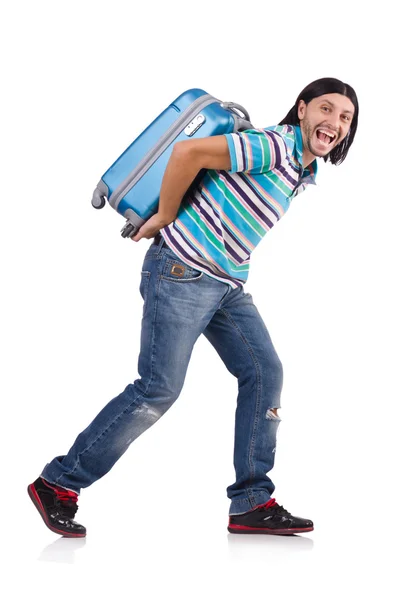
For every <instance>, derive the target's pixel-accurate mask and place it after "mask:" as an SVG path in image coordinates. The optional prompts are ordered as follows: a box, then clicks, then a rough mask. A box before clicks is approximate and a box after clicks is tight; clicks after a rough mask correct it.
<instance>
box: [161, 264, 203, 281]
mask: <svg viewBox="0 0 397 600" xmlns="http://www.w3.org/2000/svg"><path fill="white" fill-rule="evenodd" d="M203 275H204V272H203V271H199V270H198V269H195V268H194V267H191V266H190V265H188V264H186V263H184V262H182V261H181V260H180V259H179V258H178V259H173V258H167V259H166V261H165V263H164V267H163V272H162V274H161V279H165V280H166V281H172V282H175V283H187V282H189V281H198V280H199V279H201V278H202V277H203Z"/></svg>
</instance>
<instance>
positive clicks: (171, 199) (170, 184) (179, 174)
mask: <svg viewBox="0 0 397 600" xmlns="http://www.w3.org/2000/svg"><path fill="white" fill-rule="evenodd" d="M199 171H200V166H199V163H198V161H197V160H195V159H194V154H193V153H192V152H190V151H189V150H186V147H185V148H183V149H181V148H180V147H178V146H177V145H175V146H174V150H173V151H172V154H171V156H170V159H169V161H168V164H167V168H166V170H165V173H164V176H163V180H162V183H161V189H160V200H159V208H158V211H157V212H158V215H159V217H160V218H161V219H162V220H164V222H165V223H167V224H169V223H172V221H173V220H174V219H175V217H176V215H177V213H178V210H179V207H180V204H181V202H182V199H183V197H184V195H185V194H186V192H187V190H188V189H189V187H190V185H191V184H192V182H193V181H194V179H195V177H196V175H197V174H198V172H199Z"/></svg>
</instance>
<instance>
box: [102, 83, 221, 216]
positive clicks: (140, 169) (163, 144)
mask: <svg viewBox="0 0 397 600" xmlns="http://www.w3.org/2000/svg"><path fill="white" fill-rule="evenodd" d="M213 102H220V100H217V99H216V98H214V96H211V95H210V94H205V95H203V96H200V98H197V99H196V100H195V101H194V102H192V104H191V105H190V106H189V108H187V109H186V110H184V111H183V113H182V114H181V115H180V116H179V117H178V118H177V119H176V121H175V122H174V123H173V124H172V125H171V127H169V128H168V129H167V131H166V132H165V133H164V134H163V135H162V136H161V138H160V139H159V141H158V142H157V144H156V146H155V147H154V148H152V149H151V150H150V151H149V152H147V153H146V154H145V156H144V157H143V159H142V160H141V161H140V162H139V163H138V164H137V166H136V167H135V168H134V169H133V170H132V171H131V173H130V174H129V175H128V177H126V179H124V180H123V181H122V182H121V183H120V184H119V185H118V186H117V187H116V189H115V190H114V192H113V194H111V196H110V198H109V204H110V205H111V206H112V207H113V208H114V209H116V210H117V207H118V205H119V204H120V202H121V200H122V198H123V197H124V196H125V195H126V194H128V192H129V191H130V190H131V189H132V188H133V187H134V185H135V184H136V183H137V182H138V181H139V180H140V179H141V177H143V175H144V174H145V173H146V171H148V170H149V169H150V167H151V166H152V165H153V164H154V163H155V162H156V160H157V159H158V157H159V156H160V155H161V154H162V153H163V152H164V150H166V148H168V146H169V145H170V144H171V143H172V142H173V141H174V139H175V138H176V137H178V135H179V134H180V132H181V131H182V130H183V129H184V128H185V127H186V126H187V125H188V124H189V121H190V120H191V119H192V117H193V116H194V114H195V113H196V112H200V110H202V109H203V108H205V107H206V106H208V105H209V104H212V103H213Z"/></svg>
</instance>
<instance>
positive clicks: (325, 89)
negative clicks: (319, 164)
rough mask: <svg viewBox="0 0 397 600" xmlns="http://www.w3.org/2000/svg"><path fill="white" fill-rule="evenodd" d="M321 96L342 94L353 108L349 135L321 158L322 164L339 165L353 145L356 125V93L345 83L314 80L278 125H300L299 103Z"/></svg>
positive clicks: (331, 80) (331, 79) (332, 79)
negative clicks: (328, 161)
mask: <svg viewBox="0 0 397 600" xmlns="http://www.w3.org/2000/svg"><path fill="white" fill-rule="evenodd" d="M323 94H342V95H343V96H346V97H347V98H349V100H351V102H352V103H353V106H354V115H353V119H352V122H351V125H350V129H349V133H348V134H347V136H346V137H345V138H344V139H343V140H342V142H340V143H339V144H338V145H337V146H335V148H334V149H333V150H331V152H329V153H328V154H326V155H325V156H323V157H322V158H323V159H324V162H327V160H328V158H329V159H330V161H331V163H332V164H333V165H340V164H341V163H342V162H343V161H344V160H345V158H346V156H347V153H348V151H349V148H350V146H351V145H352V143H353V140H354V136H355V135H356V130H357V123H358V100H357V96H356V92H355V91H354V89H353V88H352V87H351V86H350V85H348V84H347V83H343V81H340V80H339V79H334V78H333V77H324V78H323V79H316V81H313V82H312V83H309V85H307V86H306V87H305V88H304V89H303V90H302V91H301V93H300V94H299V96H298V97H297V99H296V102H295V104H294V106H293V107H292V108H291V110H290V111H289V113H288V114H287V115H286V116H285V117H284V119H283V120H282V121H281V122H280V123H279V125H300V120H299V117H298V105H299V101H300V100H303V101H304V102H305V104H308V103H309V102H310V100H313V98H317V97H318V96H322V95H323Z"/></svg>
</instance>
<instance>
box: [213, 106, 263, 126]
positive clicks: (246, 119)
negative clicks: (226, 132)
mask: <svg viewBox="0 0 397 600" xmlns="http://www.w3.org/2000/svg"><path fill="white" fill-rule="evenodd" d="M221 106H222V108H225V109H226V110H230V111H231V112H233V113H234V114H235V115H237V117H238V118H237V119H235V120H234V121H235V125H234V127H235V129H234V130H235V131H244V129H255V128H254V126H253V125H252V123H251V122H250V116H249V114H248V112H247V110H246V109H245V108H244V106H241V104H236V103H235V102H221ZM237 111H240V112H241V113H242V115H243V118H241V115H239V114H238V112H237Z"/></svg>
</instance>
